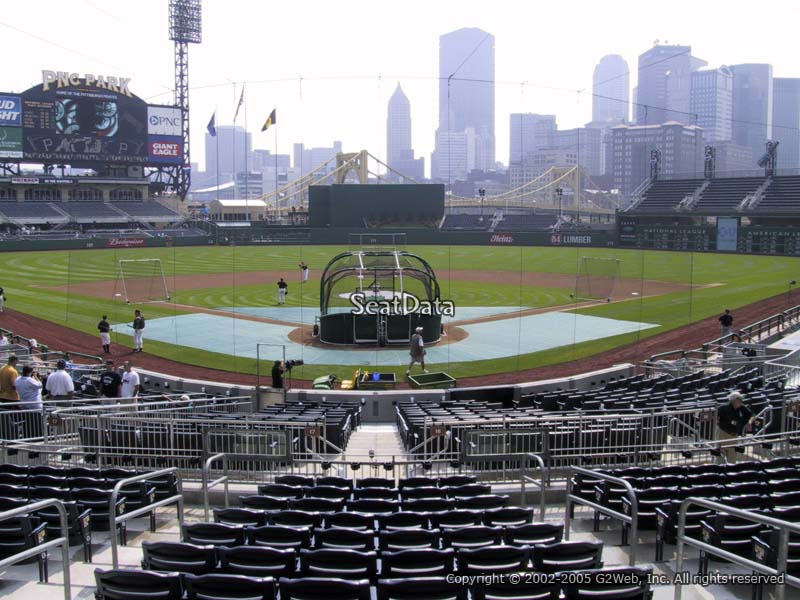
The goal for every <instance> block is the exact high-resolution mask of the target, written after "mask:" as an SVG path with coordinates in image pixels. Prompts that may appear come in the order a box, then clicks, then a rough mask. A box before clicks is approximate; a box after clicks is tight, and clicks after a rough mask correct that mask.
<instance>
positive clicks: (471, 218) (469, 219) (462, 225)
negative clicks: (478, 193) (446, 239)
mask: <svg viewBox="0 0 800 600" xmlns="http://www.w3.org/2000/svg"><path fill="white" fill-rule="evenodd" d="M491 223H492V217H491V215H483V216H481V215H446V216H445V218H444V222H443V223H442V226H441V229H471V230H476V231H485V230H488V229H489V225H491Z"/></svg>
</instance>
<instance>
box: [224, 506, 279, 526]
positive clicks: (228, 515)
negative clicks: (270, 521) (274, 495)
mask: <svg viewBox="0 0 800 600" xmlns="http://www.w3.org/2000/svg"><path fill="white" fill-rule="evenodd" d="M214 522H216V523H224V524H225V525H246V526H250V527H261V526H262V525H266V524H267V513H266V512H264V511H263V510H251V509H249V508H215V509H214Z"/></svg>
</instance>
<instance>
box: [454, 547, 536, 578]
mask: <svg viewBox="0 0 800 600" xmlns="http://www.w3.org/2000/svg"><path fill="white" fill-rule="evenodd" d="M527 570H528V549H527V548H521V547H519V546H501V545H497V546H487V547H483V548H472V549H466V548H461V549H459V550H458V572H459V573H461V574H464V575H487V574H490V573H515V572H517V571H527Z"/></svg>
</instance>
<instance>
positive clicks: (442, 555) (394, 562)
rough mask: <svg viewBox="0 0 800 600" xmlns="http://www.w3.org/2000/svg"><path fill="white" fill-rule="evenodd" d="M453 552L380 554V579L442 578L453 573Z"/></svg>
mask: <svg viewBox="0 0 800 600" xmlns="http://www.w3.org/2000/svg"><path fill="white" fill-rule="evenodd" d="M454 567H455V551H454V550H453V549H452V548H446V549H444V550H437V549H433V548H426V549H423V550H400V551H399V552H383V553H382V554H381V577H386V578H400V577H429V576H444V575H447V574H449V573H452V572H453V569H454Z"/></svg>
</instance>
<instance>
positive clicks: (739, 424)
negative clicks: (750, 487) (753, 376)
mask: <svg viewBox="0 0 800 600" xmlns="http://www.w3.org/2000/svg"><path fill="white" fill-rule="evenodd" d="M754 421H755V417H753V411H751V410H750V409H749V408H748V407H747V406H745V405H744V403H743V402H742V394H740V393H739V392H731V393H730V395H729V396H728V403H727V404H724V405H722V406H720V407H719V409H718V410H717V440H718V441H725V440H731V439H734V438H738V437H741V436H742V435H743V434H744V432H745V431H750V429H751V428H752V426H753V422H754ZM723 452H724V453H725V457H726V459H727V462H729V463H735V462H736V449H735V447H734V446H726V447H725V448H723Z"/></svg>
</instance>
